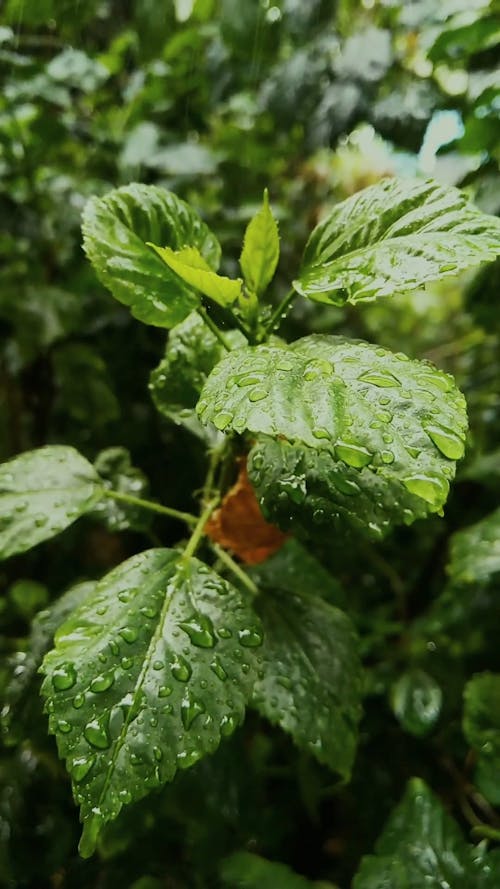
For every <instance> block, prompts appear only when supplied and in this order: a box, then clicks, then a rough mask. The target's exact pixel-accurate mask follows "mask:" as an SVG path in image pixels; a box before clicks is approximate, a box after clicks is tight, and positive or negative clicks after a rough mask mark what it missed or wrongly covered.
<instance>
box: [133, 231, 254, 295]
mask: <svg viewBox="0 0 500 889" xmlns="http://www.w3.org/2000/svg"><path fill="white" fill-rule="evenodd" d="M148 247H152V248H153V250H154V251H155V252H156V253H157V255H158V256H159V257H160V259H161V260H162V261H163V262H164V263H165V265H166V266H168V268H169V269H171V270H172V271H173V272H174V273H175V274H176V275H178V276H179V278H181V279H182V280H183V281H184V283H185V284H188V285H189V286H190V287H192V288H193V289H194V290H197V291H199V292H200V293H203V294H204V296H208V297H210V299H213V300H214V302H216V303H218V304H219V305H220V306H230V305H231V304H232V303H233V302H234V301H235V300H236V299H238V297H239V296H241V285H242V281H241V278H238V279H237V280H232V279H231V278H225V277H224V276H223V275H217V274H216V273H215V272H214V271H212V269H211V268H210V266H209V264H208V262H207V261H206V260H205V259H204V258H203V256H202V255H201V253H200V251H199V250H197V249H196V247H183V248H182V249H181V250H172V249H171V247H159V246H157V245H156V244H148Z"/></svg>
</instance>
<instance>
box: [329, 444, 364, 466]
mask: <svg viewBox="0 0 500 889" xmlns="http://www.w3.org/2000/svg"><path fill="white" fill-rule="evenodd" d="M335 454H336V456H337V457H338V459H339V460H342V461H343V462H344V463H347V465H348V466H353V467H354V468H355V469H362V468H363V466H368V463H371V461H372V458H373V454H370V451H367V449H366V448H363V447H360V446H358V445H354V444H348V443H347V442H343V441H341V442H339V443H338V444H337V445H336V446H335Z"/></svg>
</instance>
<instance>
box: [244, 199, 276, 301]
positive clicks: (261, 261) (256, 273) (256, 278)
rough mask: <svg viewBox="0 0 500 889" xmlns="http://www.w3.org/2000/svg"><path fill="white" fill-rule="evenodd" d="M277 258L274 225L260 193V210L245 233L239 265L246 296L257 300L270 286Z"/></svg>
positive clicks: (267, 200)
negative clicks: (249, 295) (248, 294)
mask: <svg viewBox="0 0 500 889" xmlns="http://www.w3.org/2000/svg"><path fill="white" fill-rule="evenodd" d="M279 254H280V239H279V234H278V224H277V222H276V220H275V218H274V216H273V214H272V211H271V208H270V207H269V195H268V193H267V189H266V190H265V191H264V198H263V202H262V208H261V209H260V210H259V212H258V213H257V214H256V215H255V216H254V217H253V219H251V220H250V222H249V223H248V226H247V230H246V232H245V238H244V242H243V250H242V253H241V256H240V265H241V270H242V272H243V275H244V278H245V284H246V287H247V289H248V290H249V292H250V293H255V294H256V295H257V296H261V294H262V293H264V291H265V290H266V288H267V287H268V286H269V284H270V283H271V281H272V279H273V277H274V273H275V271H276V266H277V265H278V259H279Z"/></svg>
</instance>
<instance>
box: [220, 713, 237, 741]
mask: <svg viewBox="0 0 500 889" xmlns="http://www.w3.org/2000/svg"><path fill="white" fill-rule="evenodd" d="M237 725H238V720H237V718H236V716H233V715H232V714H231V713H228V714H227V715H226V716H223V717H222V719H221V721H220V733H221V735H222V737H223V738H227V737H229V735H232V733H233V732H234V730H235V728H236V726H237Z"/></svg>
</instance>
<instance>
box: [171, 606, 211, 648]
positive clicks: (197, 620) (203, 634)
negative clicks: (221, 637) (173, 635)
mask: <svg viewBox="0 0 500 889" xmlns="http://www.w3.org/2000/svg"><path fill="white" fill-rule="evenodd" d="M179 626H180V628H181V629H182V630H184V632H185V633H187V635H188V636H189V638H190V640H191V642H192V643H193V645H196V646H197V648H213V647H214V645H215V644H216V642H217V639H216V637H215V633H214V628H213V624H212V621H211V620H210V618H208V617H206V616H205V615H204V614H200V613H198V614H193V615H191V617H189V618H188V619H187V620H185V621H181V622H179Z"/></svg>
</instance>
